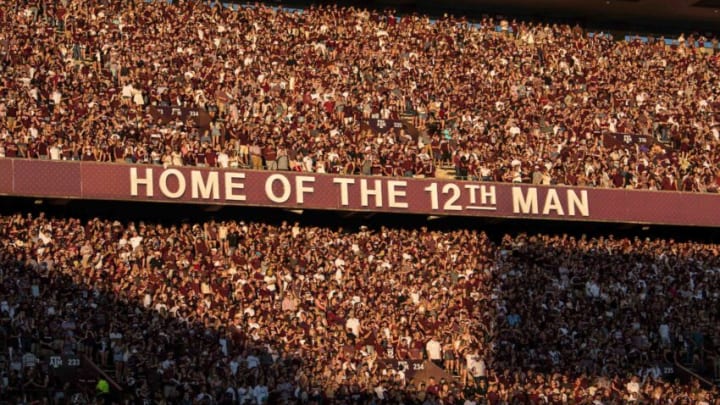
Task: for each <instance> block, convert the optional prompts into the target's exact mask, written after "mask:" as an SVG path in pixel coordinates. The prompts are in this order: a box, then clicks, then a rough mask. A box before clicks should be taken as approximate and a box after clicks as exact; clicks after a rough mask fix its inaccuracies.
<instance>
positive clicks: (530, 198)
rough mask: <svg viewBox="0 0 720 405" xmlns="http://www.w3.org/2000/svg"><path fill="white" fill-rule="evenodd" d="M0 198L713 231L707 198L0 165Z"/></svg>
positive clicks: (100, 166)
mask: <svg viewBox="0 0 720 405" xmlns="http://www.w3.org/2000/svg"><path fill="white" fill-rule="evenodd" d="M0 173H3V174H2V176H0V194H4V195H15V196H34V197H56V198H84V199H100V200H125V201H156V202H182V203H194V204H214V205H228V204H230V205H248V206H265V207H280V208H288V209H325V210H341V211H367V212H390V213H408V214H426V215H437V216H442V215H456V216H481V217H498V218H541V219H562V220H577V221H601V222H629V223H648V224H670V225H697V226H720V210H719V209H718V206H720V196H718V195H716V194H700V193H679V192H659V191H638V190H621V189H597V188H583V187H560V186H556V187H550V186H534V185H527V184H522V185H520V184H509V183H478V182H467V181H451V180H440V179H411V178H391V177H364V176H333V175H326V174H315V173H295V172H269V171H252V170H218V169H204V168H194V167H170V168H163V167H161V166H148V165H124V164H105V163H85V162H82V163H80V162H63V161H59V162H56V161H39V160H20V159H0Z"/></svg>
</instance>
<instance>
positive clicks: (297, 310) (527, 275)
mask: <svg viewBox="0 0 720 405" xmlns="http://www.w3.org/2000/svg"><path fill="white" fill-rule="evenodd" d="M0 243H2V257H1V258H2V269H3V272H2V285H3V289H2V290H1V291H2V292H1V293H0V305H2V312H1V314H2V323H1V324H0V326H1V327H2V333H3V334H4V336H5V338H6V342H7V348H6V351H5V353H9V355H8V356H5V358H4V362H3V369H2V371H3V373H4V376H5V378H6V381H5V385H4V387H3V391H2V392H3V395H4V398H6V399H10V400H11V401H12V400H18V399H19V398H21V397H22V396H25V397H27V398H29V400H32V399H38V398H52V399H57V400H60V399H61V398H63V397H64V398H65V399H68V398H70V397H71V396H72V395H75V394H78V393H77V392H75V391H74V389H75V388H74V386H73V385H72V382H67V381H65V382H64V381H63V379H62V377H61V375H60V373H58V372H55V373H54V372H53V371H54V369H53V366H52V364H49V363H48V361H47V359H48V358H50V357H52V356H61V358H62V359H65V361H67V359H73V358H82V359H83V360H82V361H83V362H84V361H85V360H89V361H92V362H94V363H95V364H97V365H99V366H100V367H102V368H103V369H105V370H107V373H108V377H107V378H108V379H109V380H111V381H113V383H114V384H118V385H122V386H123V387H124V391H123V394H122V395H124V396H125V398H135V399H137V400H141V399H142V400H149V401H156V402H157V403H162V402H161V400H163V399H164V400H167V401H169V403H227V404H230V403H253V404H254V403H257V404H262V403H278V404H279V403H361V404H370V403H374V404H377V403H444V404H455V403H472V401H475V400H477V401H481V402H482V401H487V403H491V404H499V403H518V402H513V401H520V402H519V403H568V401H569V402H571V403H591V402H592V403H627V402H630V401H635V402H639V403H650V402H652V403H682V402H681V401H691V402H686V403H698V404H699V403H709V402H702V401H710V400H712V399H713V398H716V394H717V392H716V391H715V389H714V388H713V389H709V388H708V387H702V386H700V384H699V381H698V380H695V381H692V382H689V383H687V384H680V383H679V382H677V381H673V380H672V379H670V380H667V379H663V377H667V376H665V375H664V373H666V372H667V370H666V369H667V368H668V367H670V368H672V367H673V363H672V362H668V360H666V358H667V356H668V353H678V354H680V355H682V356H684V357H686V358H687V359H688V361H696V362H697V361H700V358H701V357H704V356H706V354H705V352H706V351H712V350H716V348H717V346H716V344H717V342H718V337H720V336H719V332H720V330H719V329H718V325H720V323H718V312H717V310H716V308H717V305H718V297H719V295H718V291H717V286H718V285H720V283H719V282H718V277H720V270H719V268H720V267H719V266H718V255H717V249H718V248H719V247H718V245H714V244H702V243H680V242H675V241H673V240H668V239H653V240H650V239H648V240H639V239H634V240H633V239H627V238H613V237H607V238H606V237H600V238H594V237H593V238H578V239H575V238H573V237H569V236H567V235H565V236H549V235H527V234H518V235H514V236H513V235H506V236H505V237H504V238H502V240H501V241H499V243H495V242H492V241H491V240H490V239H489V238H488V237H487V236H486V235H485V234H484V233H482V232H479V231H475V230H467V229H458V230H455V231H431V230H428V229H427V228H421V229H415V230H401V229H390V228H384V227H383V228H379V229H377V230H372V229H367V228H364V227H363V228H361V229H360V230H358V231H347V230H343V229H331V228H328V227H318V226H308V227H306V226H301V225H299V224H297V223H296V224H289V223H287V222H283V223H281V224H279V225H270V224H267V223H261V222H244V221H235V220H233V221H228V222H225V221H217V222H216V221H209V222H204V223H195V224H190V223H182V224H174V225H169V226H167V225H161V224H152V223H145V222H120V221H117V220H112V219H98V218H94V219H91V220H88V221H82V220H79V219H74V218H62V219H59V218H49V217H46V216H45V215H42V214H40V215H38V216H33V215H27V216H23V215H20V214H18V215H13V216H3V217H2V218H0ZM398 363H400V364H401V365H402V364H405V365H407V366H408V367H409V369H407V370H405V369H403V368H402V367H400V368H398ZM430 368H432V369H433V370H435V371H436V372H437V374H433V373H431V372H430V370H429V369H430ZM439 370H442V371H439ZM423 373H429V377H428V375H425V374H423ZM671 373H674V372H672V371H671ZM419 374H422V376H424V377H427V378H433V379H432V380H427V381H426V380H423V379H422V378H421V377H422V376H421V375H419ZM436 375H437V376H438V377H437V378H438V379H437V380H435V378H436V377H435V376H436ZM426 399H427V400H428V401H430V402H425V401H426ZM268 401H269V402H268ZM438 401H442V402H438ZM465 401H470V402H465ZM504 401H510V402H504ZM593 401H595V402H593ZM153 403H155V402H153ZM482 403H485V402H482Z"/></svg>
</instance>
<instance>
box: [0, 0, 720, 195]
mask: <svg viewBox="0 0 720 405" xmlns="http://www.w3.org/2000/svg"><path fill="white" fill-rule="evenodd" d="M0 22H1V23H2V25H3V27H4V29H3V30H2V32H0V44H1V45H2V46H0V72H1V76H0V77H2V80H1V81H0V157H2V156H5V157H25V158H40V159H57V160H59V159H65V160H91V161H104V162H135V163H149V164H163V165H168V166H171V165H174V166H177V165H196V166H211V167H214V166H218V167H247V168H254V169H261V168H267V169H271V170H298V171H313V172H332V173H345V174H376V175H394V176H433V175H434V173H435V167H436V166H437V165H438V164H443V163H444V164H449V165H454V166H455V168H456V171H457V175H458V176H459V177H462V178H468V179H474V180H478V181H508V182H528V183H530V182H532V183H537V184H567V185H582V186H594V187H623V188H633V189H662V190H682V191H700V192H716V191H717V189H718V184H719V182H720V171H719V169H718V163H719V161H720V155H718V153H717V151H716V150H717V145H718V143H719V142H720V132H719V131H720V127H719V126H718V123H719V121H718V116H717V114H718V111H719V110H720V109H719V108H718V106H719V105H720V94H719V93H718V89H719V88H720V87H718V86H717V83H718V72H719V68H720V59H718V54H717V48H718V46H717V43H716V42H715V41H713V42H712V47H705V46H704V45H706V44H708V43H709V42H710V41H709V40H708V39H707V38H704V37H699V36H694V37H693V36H690V37H687V38H685V37H681V38H680V39H679V45H677V46H667V45H666V44H665V42H664V41H663V40H658V41H651V43H649V44H644V43H641V42H640V41H614V40H612V39H611V38H610V37H609V36H607V35H595V36H592V37H591V36H589V35H587V34H586V33H584V32H583V30H582V29H580V28H579V27H571V26H566V25H549V24H530V23H523V22H515V21H505V20H503V21H494V20H492V19H489V18H488V19H484V20H483V21H481V26H480V27H478V26H477V25H473V24H470V23H469V22H468V21H466V20H465V19H463V18H454V17H445V18H441V19H439V20H437V21H431V20H430V19H429V18H428V17H426V16H418V15H407V16H401V17H398V16H395V15H393V14H392V13H389V12H374V11H372V12H371V11H367V10H361V9H355V8H345V7H334V6H330V7H311V8H308V9H305V10H303V11H302V12H297V11H292V12H291V11H286V10H283V9H279V10H275V9H272V8H270V7H267V6H263V5H256V6H254V7H243V8H240V9H239V10H238V11H233V10H232V9H230V8H223V7H220V6H212V7H211V6H210V5H209V4H206V3H202V2H197V1H175V2H173V4H169V3H168V2H165V1H157V2H150V3H148V2H146V1H143V0H134V1H119V0H103V1H101V0H92V1H85V0H83V1H80V0H67V1H61V2H51V1H43V0H24V1H14V0H13V1H11V0H0ZM497 27H500V29H497ZM697 42H700V45H702V46H700V47H698V46H695V44H696V43H697ZM164 107H167V108H168V109H167V110H166V111H169V113H168V114H160V115H158V114H157V113H156V111H157V109H158V108H164ZM171 107H176V108H177V110H175V112H173V110H172V109H171ZM193 112H194V113H195V114H197V115H196V116H194V118H193V116H192V114H193ZM176 114H180V116H182V117H183V119H167V118H173V117H178V115H176ZM200 117H203V118H202V119H200ZM371 117H374V118H377V119H380V120H382V122H385V121H388V122H390V121H393V120H398V119H401V118H403V119H405V120H406V121H407V123H408V125H407V126H405V127H404V129H401V130H396V129H395V128H394V126H390V125H385V126H383V125H377V126H376V129H377V127H379V128H387V131H383V130H380V131H373V130H370V129H368V127H367V125H366V124H367V122H366V120H367V119H369V118H371ZM201 121H202V122H201ZM200 122H201V123H200ZM393 122H395V121H393ZM603 134H611V135H613V134H614V135H617V136H620V138H621V140H622V139H624V138H623V137H622V136H621V135H618V134H643V135H648V136H650V138H651V139H659V140H660V141H661V142H651V143H649V144H634V143H633V142H632V141H631V142H630V143H623V142H621V143H620V144H615V143H613V144H610V143H608V142H606V137H605V136H604V135H603ZM630 139H631V140H632V139H633V138H632V137H631V138H630Z"/></svg>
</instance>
